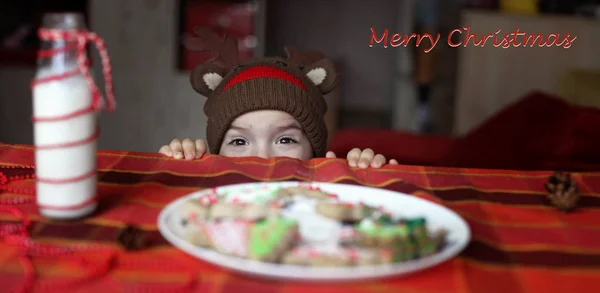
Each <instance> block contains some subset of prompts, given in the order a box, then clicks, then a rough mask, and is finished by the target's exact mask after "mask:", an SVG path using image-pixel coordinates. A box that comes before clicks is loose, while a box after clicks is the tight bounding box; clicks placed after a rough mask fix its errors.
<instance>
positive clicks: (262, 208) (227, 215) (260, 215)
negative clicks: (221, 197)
mask: <svg viewBox="0 0 600 293" xmlns="http://www.w3.org/2000/svg"><path fill="white" fill-rule="evenodd" d="M278 209H279V205H278V204H277V203H223V202H218V203H215V204H213V205H212V206H211V208H210V213H209V218H210V219H211V220H221V219H243V220H248V221H258V220H262V219H264V218H267V217H269V216H274V215H277V211H278Z"/></svg>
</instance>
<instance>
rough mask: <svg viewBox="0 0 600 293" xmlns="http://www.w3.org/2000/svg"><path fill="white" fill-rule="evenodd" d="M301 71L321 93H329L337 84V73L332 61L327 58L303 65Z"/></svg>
mask: <svg viewBox="0 0 600 293" xmlns="http://www.w3.org/2000/svg"><path fill="white" fill-rule="evenodd" d="M303 71H304V73H305V74H306V76H307V77H308V79H310V80H311V81H312V82H313V83H314V84H315V85H316V86H317V87H318V88H319V90H320V91H321V93H322V94H328V93H330V92H331V91H332V90H333V89H334V88H335V87H336V86H337V83H338V75H337V72H336V71H335V66H334V65H333V62H331V60H329V59H321V60H319V61H317V62H315V63H313V64H311V65H309V66H306V67H304V69H303Z"/></svg>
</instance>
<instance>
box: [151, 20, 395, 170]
mask: <svg viewBox="0 0 600 293" xmlns="http://www.w3.org/2000/svg"><path fill="white" fill-rule="evenodd" d="M195 32H196V34H197V35H198V36H199V38H196V39H189V40H188V44H187V45H188V48H190V47H191V49H196V50H212V51H215V52H216V53H217V54H218V55H217V57H215V58H213V59H211V60H210V61H208V62H206V63H204V64H200V65H198V66H196V68H194V70H193V71H192V73H191V75H190V82H191V84H192V87H193V88H194V90H195V91H196V92H198V93H199V94H201V95H203V96H206V97H208V100H207V101H206V103H205V105H204V113H205V114H206V116H207V117H208V122H207V132H206V135H207V140H206V141H207V142H208V149H209V150H210V151H211V152H212V153H214V154H220V155H223V156H229V157H247V156H256V157H262V158H271V157H290V158H296V159H300V160H309V159H311V158H314V157H323V156H325V157H327V158H335V157H336V155H335V154H334V153H333V152H326V143H327V127H326V125H325V119H324V117H325V112H326V111H327V104H326V103H325V99H324V98H323V95H324V94H327V93H329V92H331V91H332V90H333V89H334V88H335V86H336V85H337V82H338V79H337V74H336V72H335V69H334V66H333V63H332V62H331V61H329V60H327V59H324V58H323V56H322V55H321V54H319V53H309V54H301V53H298V52H297V51H295V50H294V49H293V48H286V52H287V55H288V59H287V60H286V59H283V58H279V57H275V58H268V57H265V58H257V59H253V60H251V61H248V62H246V63H244V64H239V59H238V56H237V42H236V41H235V39H232V38H230V37H228V36H225V37H224V38H220V37H218V35H216V34H215V33H214V32H212V31H210V30H208V29H205V28H200V29H196V31H195ZM206 151H207V148H206V143H205V142H204V141H203V140H196V141H192V140H191V139H184V140H183V141H182V140H179V139H174V140H173V141H172V142H171V143H170V144H169V145H164V146H162V147H161V148H160V150H159V152H160V153H161V154H164V155H167V156H170V157H173V158H175V159H183V158H185V159H188V160H191V159H194V158H199V157H201V156H202V155H203V154H204V153H205V152H206ZM347 159H348V163H349V165H350V166H352V167H361V168H367V167H369V166H371V167H374V168H379V167H381V166H383V165H384V164H385V163H386V159H385V157H384V156H382V155H375V153H374V152H373V150H371V149H365V150H363V151H361V150H360V149H357V148H355V149H353V150H352V151H350V152H349V153H348V155H347ZM389 164H394V165H396V164H398V162H396V160H390V162H389Z"/></svg>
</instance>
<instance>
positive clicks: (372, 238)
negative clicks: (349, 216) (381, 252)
mask: <svg viewBox="0 0 600 293" xmlns="http://www.w3.org/2000/svg"><path fill="white" fill-rule="evenodd" d="M411 232H412V231H411V229H410V227H409V226H408V225H407V224H406V223H405V222H402V221H401V222H399V223H387V222H380V221H378V220H374V219H370V218H368V219H364V220H362V221H361V222H360V223H359V224H357V225H356V234H357V236H356V237H357V240H356V242H357V244H358V245H361V246H365V247H391V246H394V245H396V244H397V243H398V242H399V241H407V240H408V238H409V236H410V235H411Z"/></svg>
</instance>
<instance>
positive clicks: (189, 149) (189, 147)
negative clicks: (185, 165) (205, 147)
mask: <svg viewBox="0 0 600 293" xmlns="http://www.w3.org/2000/svg"><path fill="white" fill-rule="evenodd" d="M181 145H182V146H183V155H184V157H185V159H186V160H193V159H194V158H195V157H196V143H195V142H194V141H193V140H191V139H189V138H186V139H184V140H183V141H182V142H181Z"/></svg>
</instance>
